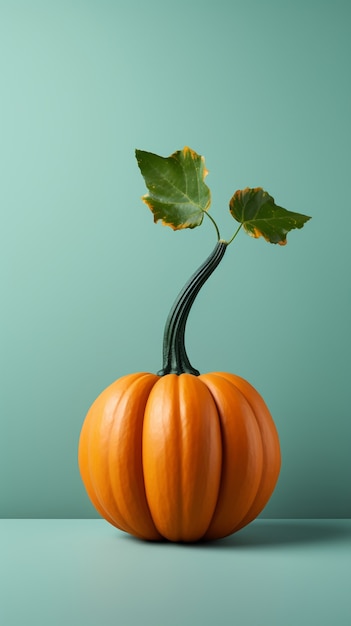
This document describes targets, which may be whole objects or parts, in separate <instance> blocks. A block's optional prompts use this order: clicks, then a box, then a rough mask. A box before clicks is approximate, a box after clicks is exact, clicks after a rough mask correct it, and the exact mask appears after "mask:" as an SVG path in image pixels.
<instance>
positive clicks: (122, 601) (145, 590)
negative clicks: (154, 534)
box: [0, 519, 351, 626]
mask: <svg viewBox="0 0 351 626" xmlns="http://www.w3.org/2000/svg"><path fill="white" fill-rule="evenodd" d="M0 555H1V558H0V624H1V625H4V626H44V625H45V626H110V625H111V626H112V625H113V626H151V625H152V626H200V625H201V626H227V625H228V626H229V625H230V626H233V625H238V626H278V625H279V626H350V624H351V520H267V519H259V520H256V521H255V522H253V523H252V524H250V525H249V526H248V527H246V528H245V529H243V530H241V531H240V532H238V533H237V534H235V535H232V536H231V537H228V538H226V539H222V540H220V541H217V542H213V543H207V544H194V545H179V544H169V543H161V544H158V543H147V542H142V541H139V540H137V539H134V538H132V537H130V536H129V535H126V534H124V533H122V532H119V531H118V530H116V529H115V528H113V527H112V526H110V525H109V524H108V523H107V522H105V521H104V520H96V519H94V520H92V519H89V520H88V519H84V520H72V519H70V520H68V519H63V520H56V519H52V520H43V519H40V520H38V519H31V520H23V519H21V520H20V519H16V520H5V519H4V520H0Z"/></svg>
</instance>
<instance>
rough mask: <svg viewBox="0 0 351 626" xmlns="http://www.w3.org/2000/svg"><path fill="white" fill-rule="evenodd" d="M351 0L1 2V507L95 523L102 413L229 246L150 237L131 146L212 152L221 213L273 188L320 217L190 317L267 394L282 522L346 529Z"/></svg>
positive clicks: (230, 366)
mask: <svg viewBox="0 0 351 626" xmlns="http://www.w3.org/2000/svg"><path fill="white" fill-rule="evenodd" d="M350 17H351V9H350V5H349V3H348V2H347V1H346V0H345V2H343V1H341V0H333V1H332V2H331V1H323V0H321V1H317V0H316V1H312V0H304V1H299V0H294V2H288V1H286V2H281V1H278V0H277V1H264V0H263V1H260V0H231V1H229V0H228V1H225V0H218V1H217V2H201V3H199V2H196V1H195V0H178V1H177V2H173V1H172V2H171V1H169V0H162V1H161V0H160V1H158V0H149V1H148V2H138V1H136V0H134V1H133V0H126V1H124V0H115V1H112V0H110V1H109V0H90V1H88V0H85V1H83V0H81V1H80V0H70V1H68V0H62V1H61V2H55V1H54V0H52V1H50V0H47V1H42V2H40V1H39V0H33V1H32V2H24V1H23V2H19V1H17V0H14V1H13V2H2V1H0V88H1V97H0V127H1V137H0V168H1V169H0V171H1V184H0V210H1V250H0V254H1V264H0V268H1V270H0V271H1V274H2V279H1V319H2V321H1V357H0V358H1V440H0V448H1V450H0V481H1V499H0V516H2V517H94V516H95V511H94V510H93V508H92V506H91V505H90V503H89V501H88V499H87V497H86V494H85V491H84V489H83V486H82V484H81V481H80V477H79V473H78V469H77V442H78V437H79V432H80V428H81V425H82V422H83V419H84V416H85V413H86V411H87V410H88V408H89V406H90V404H91V403H92V401H93V400H94V399H95V397H96V396H97V395H98V394H99V393H100V391H101V390H102V389H103V388H104V387H106V386H107V385H108V384H110V383H111V382H112V381H113V380H114V379H116V378H117V377H119V376H121V375H123V374H126V373H130V372H134V371H142V370H146V371H157V370H158V369H159V367H160V365H161V342H162V332H163V324H164V321H165V318H166V316H167V313H168V310H169V308H170V306H171V304H172V302H173V299H174V297H175V296H176V294H177V292H178V290H179V289H180V288H181V287H182V285H183V283H184V282H185V281H186V280H187V278H188V277H189V276H190V274H191V273H192V272H193V271H194V269H195V268H196V267H197V266H198V265H199V264H200V263H201V262H202V260H203V259H204V258H205V257H206V256H207V255H208V253H209V252H210V251H211V250H212V247H213V246H214V244H215V235H214V230H213V228H212V226H211V224H210V222H209V221H207V222H206V223H204V224H203V226H202V227H201V228H199V229H197V230H193V231H183V232H176V233H175V232H173V231H171V230H170V229H167V228H164V227H162V226H161V225H154V224H153V221H152V215H151V213H150V211H149V210H148V209H147V207H146V206H145V205H143V203H142V202H141V201H140V196H141V195H142V194H143V193H144V190H145V187H144V184H143V181H142V179H141V176H140V173H139V170H138V168H137V164H136V161H135V158H134V149H135V148H140V149H143V150H150V151H152V152H156V153H158V154H162V155H164V156H168V155H169V154H171V153H172V152H173V151H175V150H177V149H180V148H182V147H183V146H184V145H189V146H190V147H192V148H193V149H194V150H196V151H197V152H199V153H200V154H203V155H205V157H206V165H207V167H208V169H209V171H210V174H209V176H208V178H207V183H208V185H209V186H210V188H211V190H212V196H213V203H212V208H211V211H212V213H213V215H216V218H217V221H218V222H219V224H220V226H221V229H222V232H223V236H224V237H229V236H230V234H231V233H232V232H233V225H234V223H233V222H232V218H231V217H230V215H229V212H228V201H229V198H230V197H231V195H232V194H233V192H234V191H235V190H236V189H238V188H243V187H246V186H263V187H264V188H266V189H267V190H268V191H269V192H270V193H271V194H272V195H273V196H274V197H275V199H276V201H277V203H278V204H281V205H282V206H285V207H286V208H288V209H290V210H292V211H298V212H302V213H307V214H309V215H312V216H313V219H312V221H310V222H309V223H308V224H307V225H306V226H305V228H304V229H303V230H302V231H299V232H297V231H296V232H292V233H291V234H290V235H289V237H288V245H287V246H286V247H280V246H273V245H269V244H267V243H266V242H264V241H263V240H257V241H255V240H253V239H251V238H249V237H247V236H246V235H245V234H243V233H241V234H240V236H239V237H238V238H237V240H236V242H235V244H233V246H231V248H230V249H229V250H228V252H227V255H226V257H225V259H224V261H223V262H222V264H221V266H220V267H219V268H218V270H217V271H216V273H215V275H214V276H213V277H212V278H211V279H210V281H209V282H208V284H207V285H206V287H205V288H204V290H203V292H202V293H201V294H200V295H199V298H198V300H197V302H196V304H195V306H194V309H193V312H192V314H191V318H190V319H189V325H188V330H187V340H188V352H189V355H190V357H191V360H192V361H193V362H194V364H195V365H196V366H197V367H198V368H199V369H200V370H201V371H211V370H227V371H232V372H235V373H238V374H240V375H242V376H244V377H245V378H247V379H248V380H250V381H251V382H252V384H254V385H255V386H256V387H257V389H258V390H259V391H260V392H261V393H262V395H263V396H264V398H265V400H266V402H267V404H268V405H269V407H270V409H271V412H272V414H273V417H274V420H275V422H276V424H277V427H278V430H279V433H280V439H281V445H282V454H283V466H282V471H281V476H280V480H279V484H278V486H277V489H276V491H275V493H274V496H273V498H272V500H271V501H270V503H269V505H268V506H267V508H266V510H265V512H264V515H265V516H267V517H349V516H350V515H351V498H350V480H349V479H350V471H351V462H350V453H349V450H350V435H351V419H350V417H351V410H350V399H349V398H350V382H349V381H350V360H349V355H350V313H351V298H350V235H349V232H350V228H351V220H350V200H349V194H348V191H347V190H348V186H349V183H350V139H351V128H350V105H351V102H350V100H351V89H350V80H349V69H350V53H351V42H350V37H349V24H350Z"/></svg>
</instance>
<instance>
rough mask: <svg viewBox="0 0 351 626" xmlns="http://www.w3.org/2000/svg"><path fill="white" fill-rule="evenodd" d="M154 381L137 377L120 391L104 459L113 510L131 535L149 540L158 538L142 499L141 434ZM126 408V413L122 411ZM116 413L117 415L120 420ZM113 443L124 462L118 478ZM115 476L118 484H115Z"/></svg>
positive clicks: (151, 377) (152, 376)
mask: <svg viewBox="0 0 351 626" xmlns="http://www.w3.org/2000/svg"><path fill="white" fill-rule="evenodd" d="M158 379H159V377H158V376H156V375H155V374H149V373H141V374H139V377H138V378H136V379H134V380H133V381H132V383H131V385H128V387H127V388H126V389H125V390H124V392H123V393H122V395H121V397H120V398H119V401H118V403H117V405H116V407H115V411H114V416H113V420H112V429H111V433H110V436H109V449H108V455H107V456H108V471H109V481H110V485H111V492H112V495H113V499H114V503H113V506H115V507H117V508H118V512H119V514H120V515H121V517H122V518H123V519H124V521H125V523H126V524H127V525H128V526H129V527H130V528H131V530H130V532H131V534H133V535H135V536H137V537H142V538H144V539H149V540H157V539H160V538H161V537H160V534H159V533H158V531H157V529H156V527H155V524H154V522H153V519H152V516H151V512H150V509H149V505H148V502H147V498H146V491H145V481H144V475H143V464H142V431H143V422H144V414H145V406H146V403H147V400H148V396H149V394H150V391H151V389H152V387H153V386H154V385H155V384H156V383H157V381H158ZM150 383H151V384H150ZM127 407H128V411H126V408H127ZM118 413H121V419H119V416H118ZM136 415H137V416H138V419H137V418H136V417H135V416H136ZM123 422H124V423H123ZM113 431H115V432H113ZM117 442H118V444H119V448H118V450H119V451H118V458H119V457H122V456H123V457H124V459H125V463H124V465H123V467H121V471H120V472H119V474H115V472H116V460H115V458H114V457H115V448H116V449H117V445H116V444H117ZM137 448H138V450H137ZM119 462H120V461H119ZM123 471H124V474H123ZM122 474H123V479H122V480H121V478H122ZM117 476H118V480H116V478H117Z"/></svg>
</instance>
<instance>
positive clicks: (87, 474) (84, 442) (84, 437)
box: [78, 411, 115, 526]
mask: <svg viewBox="0 0 351 626" xmlns="http://www.w3.org/2000/svg"><path fill="white" fill-rule="evenodd" d="M91 425H92V420H91V414H90V411H89V413H88V414H87V416H86V418H85V421H84V424H83V427H82V430H81V433H80V437H79V449H78V465H79V471H80V474H81V477H82V480H83V483H84V486H85V489H86V491H87V493H88V495H89V498H90V500H91V502H92V504H93V505H94V507H95V508H96V510H97V511H98V513H100V515H101V517H104V518H105V519H106V520H107V521H108V522H109V523H110V524H112V525H113V526H115V523H114V521H113V520H112V518H111V517H110V516H109V515H108V513H107V511H105V510H104V508H103V507H102V506H101V504H100V502H99V500H98V497H97V494H96V491H95V488H94V485H93V475H92V472H91V468H90V463H89V459H90V457H89V454H88V449H89V439H90V431H91Z"/></svg>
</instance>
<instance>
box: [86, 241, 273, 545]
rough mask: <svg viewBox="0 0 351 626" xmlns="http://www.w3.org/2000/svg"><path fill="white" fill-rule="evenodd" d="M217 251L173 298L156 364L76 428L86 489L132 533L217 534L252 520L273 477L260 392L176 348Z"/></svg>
mask: <svg viewBox="0 0 351 626" xmlns="http://www.w3.org/2000/svg"><path fill="white" fill-rule="evenodd" d="M225 248H226V245H225V243H224V242H219V244H217V246H216V248H215V250H214V252H213V253H212V255H210V257H209V258H208V259H207V261H206V262H205V263H204V264H203V265H202V266H201V267H200V268H199V270H198V271H197V272H196V273H195V274H194V276H193V277H192V278H191V279H190V281H189V283H187V285H186V286H185V288H184V289H183V290H182V292H181V293H180V294H179V296H178V298H177V300H176V302H175V304H174V306H173V308H172V310H171V312H170V315H169V318H168V320H167V323H166V328H165V337H164V368H163V370H162V371H161V372H159V374H150V373H136V374H130V375H127V376H123V377H122V378H120V379H118V380H117V381H116V382H114V383H113V384H112V385H110V386H109V387H108V388H107V389H105V390H104V391H103V392H102V393H101V394H100V396H99V397H98V398H97V399H96V400H95V402H94V403H93V405H92V406H91V408H90V410H89V412H88V414H87V417H86V419H85V422H84V424H83V428H82V432H81V436H80V441H79V468H80V472H81V476H82V480H83V482H84V485H85V488H86V490H87V493H88V495H89V497H90V499H91V501H92V503H93V504H94V506H95V508H96V509H97V511H98V512H99V513H100V514H101V515H102V516H103V517H104V518H105V519H106V520H107V521H108V522H110V523H111V524H113V525H114V526H116V527H117V528H120V529H121V530H124V531H126V532H128V533H131V534H132V535H135V536H136V537H140V538H143V539H148V540H161V539H167V540H169V541H182V542H192V541H197V540H200V539H204V540H212V539H218V538H220V537H225V536H227V535H229V534H231V533H233V532H235V531H237V530H239V529H240V528H242V527H243V526H245V525H246V524H248V523H249V522H251V521H252V520H253V519H254V518H256V517H257V515H258V514H259V513H260V512H261V511H262V509H263V507H264V506H265V505H266V503H267V501H268V499H269V498H270V496H271V494H272V492H273V489H274V487H275V484H276V481H277V478H278V474H279V469H280V447H279V440H278V435H277V431H276V428H275V425H274V423H273V420H272V417H271V415H270V413H269V410H268V408H267V406H266V404H265V403H264V401H263V399H262V397H261V396H260V395H259V394H258V392H257V391H256V390H255V389H254V388H253V387H252V386H251V385H250V384H249V383H248V382H247V381H245V380H244V379H243V378H241V377H239V376H235V375H234V374H229V373H223V372H213V373H210V374H202V375H201V374H199V372H198V371H197V370H195V369H194V368H193V367H192V366H191V365H190V363H189V359H188V357H187V355H186V352H185V346H184V332H185V324H186V320H187V317H188V314H189V311H190V307H191V304H192V303H193V301H194V299H195V297H196V295H197V293H198V292H199V290H200V288H201V286H202V285H203V284H204V282H205V281H206V280H207V278H208V276H209V275H210V274H211V273H212V271H213V270H214V269H215V267H216V266H217V265H218V263H219V262H220V260H221V258H222V257H223V255H224V252H225Z"/></svg>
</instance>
